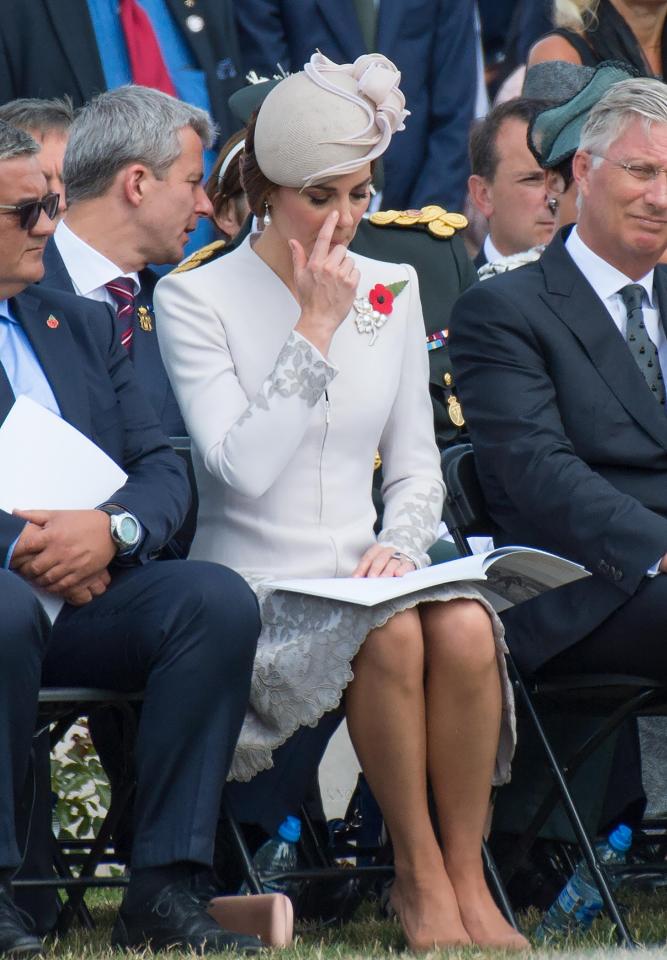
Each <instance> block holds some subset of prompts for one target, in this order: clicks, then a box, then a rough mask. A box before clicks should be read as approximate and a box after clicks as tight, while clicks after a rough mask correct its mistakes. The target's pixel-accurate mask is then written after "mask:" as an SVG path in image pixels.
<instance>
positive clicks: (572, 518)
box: [450, 79, 667, 680]
mask: <svg viewBox="0 0 667 960" xmlns="http://www.w3.org/2000/svg"><path fill="white" fill-rule="evenodd" d="M647 121H648V122H647ZM666 167H667V93H666V92H665V87H664V85H663V84H662V83H659V82H658V81H654V80H647V79H630V80H625V81H622V82H620V83H618V84H616V85H614V86H613V87H612V88H611V89H610V90H609V91H608V92H607V94H605V96H604V97H603V98H602V99H601V100H600V101H599V102H598V103H597V104H596V105H595V106H594V107H593V108H592V110H591V111H590V114H589V116H588V119H587V122H586V124H585V126H584V129H583V132H582V135H581V139H580V146H579V150H578V151H577V153H576V154H575V157H574V161H573V172H574V176H575V179H576V181H577V184H578V188H579V195H580V204H581V207H580V215H579V222H578V224H577V226H576V227H573V228H569V229H568V228H565V230H563V231H562V232H561V233H560V234H558V235H557V236H556V237H555V238H554V240H553V241H552V243H551V244H550V246H549V247H548V248H547V250H546V251H545V253H544V254H543V255H542V258H541V259H540V260H539V261H538V262H536V263H534V264H530V265H528V266H526V267H523V268H522V269H520V270H517V271H514V272H513V273H510V274H505V275H503V276H500V277H497V278H494V279H492V280H489V281H488V282H485V283H483V284H481V285H479V286H478V287H475V288H473V289H472V290H470V291H468V292H467V293H465V294H464V295H463V297H462V298H461V300H460V301H459V303H458V304H457V306H456V307H455V309H454V315H453V322H452V335H451V343H450V351H451V355H452V361H453V363H454V369H455V371H456V372H457V374H458V386H459V391H460V393H461V396H462V400H463V407H464V410H465V413H466V418H467V421H468V424H469V429H470V435H471V438H472V441H473V445H474V447H475V454H476V458H477V463H478V467H479V473H480V478H481V482H482V486H483V488H484V492H485V495H486V497H487V500H488V504H489V508H490V510H491V513H492V515H493V517H494V519H495V520H496V522H497V524H498V527H499V529H500V535H499V537H498V541H499V543H503V542H504V543H510V542H511V543H525V544H529V545H532V546H536V547H541V548H543V549H546V550H551V551H553V552H555V553H560V554H563V555H565V556H567V557H570V558H571V559H573V560H576V561H578V562H580V563H582V564H584V565H585V566H586V567H587V568H588V569H589V570H590V572H591V573H592V576H591V577H590V578H589V579H586V580H582V581H579V582H578V583H576V584H571V585H569V586H566V587H563V588H561V589H559V590H556V591H554V592H553V593H552V594H550V595H549V596H544V597H542V598H537V599H535V600H532V601H530V602H528V603H525V604H522V605H521V606H519V607H517V608H515V609H513V610H511V611H509V612H508V613H507V614H506V615H505V617H504V619H505V624H506V627H507V631H508V641H509V644H510V647H511V649H512V652H513V654H514V656H515V657H516V659H517V660H518V662H519V664H520V665H521V666H522V667H523V669H525V670H529V671H538V670H540V671H542V672H552V671H557V672H558V673H560V674H563V673H565V672H568V671H577V672H586V671H594V672H596V671H600V670H603V671H608V672H616V671H618V672H621V673H634V674H643V675H646V676H652V677H657V678H659V679H661V680H665V679H667V653H666V649H667V648H666V647H665V643H664V627H665V623H666V622H667V578H666V577H664V576H662V573H663V572H664V571H665V570H667V554H666V551H667V418H666V417H665V406H664V396H665V391H664V379H663V378H664V376H665V373H667V352H666V344H667V341H666V338H665V333H664V325H665V323H667V282H666V280H665V277H664V273H663V268H661V267H658V268H657V269H655V270H654V267H655V266H656V264H657V262H658V260H659V259H660V257H661V255H662V253H663V250H664V249H665V247H666V246H667V184H666V183H665V168H666Z"/></svg>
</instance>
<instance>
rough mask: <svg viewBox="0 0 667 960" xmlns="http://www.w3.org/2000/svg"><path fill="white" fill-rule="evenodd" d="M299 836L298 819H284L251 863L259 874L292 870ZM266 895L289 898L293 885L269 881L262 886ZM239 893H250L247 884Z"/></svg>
mask: <svg viewBox="0 0 667 960" xmlns="http://www.w3.org/2000/svg"><path fill="white" fill-rule="evenodd" d="M300 836H301V821H300V820H299V818H298V817H286V819H285V820H284V821H283V822H282V823H281V824H280V826H279V827H278V832H277V834H276V835H275V837H271V839H270V840H267V841H266V843H264V844H262V846H261V847H260V848H259V850H258V851H257V853H256V854H255V856H254V857H253V858H252V862H253V863H254V865H255V868H256V869H257V871H258V872H259V873H260V874H263V873H264V874H266V873H282V872H283V871H286V870H294V869H295V868H296V866H297V858H298V853H297V844H298V842H299V838H300ZM263 886H264V889H265V891H266V893H285V894H287V895H288V896H289V894H290V890H292V892H293V886H294V885H293V883H291V882H290V881H289V880H271V881H268V882H265V883H264V884H263ZM239 892H240V893H250V889H249V887H248V885H247V883H244V884H243V886H242V887H241V889H240V891H239Z"/></svg>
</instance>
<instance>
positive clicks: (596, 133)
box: [579, 77, 667, 154]
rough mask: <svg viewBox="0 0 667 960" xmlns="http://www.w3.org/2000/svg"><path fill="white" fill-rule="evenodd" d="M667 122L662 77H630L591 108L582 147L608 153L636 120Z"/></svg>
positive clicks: (665, 87)
mask: <svg viewBox="0 0 667 960" xmlns="http://www.w3.org/2000/svg"><path fill="white" fill-rule="evenodd" d="M637 119H643V120H644V122H645V124H646V128H647V130H650V128H651V124H653V123H663V124H666V125H667V85H665V84H664V83H663V82H662V80H653V79H650V78H648V77H631V78H630V79H629V80H621V81H620V82H619V83H615V84H614V85H613V86H612V87H610V88H609V90H608V91H607V92H606V93H605V95H604V96H603V97H602V98H601V99H600V100H598V102H597V103H596V104H595V106H593V107H592V108H591V111H590V113H589V114H588V117H587V119H586V123H585V124H584V127H583V129H582V131H581V137H580V139H579V149H580V150H586V151H587V152H589V153H596V154H601V153H606V152H607V150H608V149H609V147H610V146H611V144H612V143H614V141H615V140H618V138H619V137H620V136H622V134H623V133H624V132H625V130H626V128H627V127H628V126H629V125H630V124H631V123H632V122H633V120H637Z"/></svg>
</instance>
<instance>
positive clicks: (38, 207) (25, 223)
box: [0, 193, 60, 230]
mask: <svg viewBox="0 0 667 960" xmlns="http://www.w3.org/2000/svg"><path fill="white" fill-rule="evenodd" d="M59 203H60V194H59V193H47V194H45V195H44V196H43V197H42V199H41V200H25V201H24V202H23V203H0V210H11V211H12V213H17V214H18V217H19V226H20V227H21V229H22V230H32V228H33V227H34V226H35V225H36V223H37V221H38V220H39V218H40V215H41V212H42V210H43V211H44V213H45V214H46V215H47V217H48V218H49V220H55V218H56V214H57V213H58V204H59Z"/></svg>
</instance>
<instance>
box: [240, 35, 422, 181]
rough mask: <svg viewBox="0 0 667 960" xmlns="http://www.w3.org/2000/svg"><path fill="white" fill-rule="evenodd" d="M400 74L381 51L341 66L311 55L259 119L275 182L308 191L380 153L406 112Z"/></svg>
mask: <svg viewBox="0 0 667 960" xmlns="http://www.w3.org/2000/svg"><path fill="white" fill-rule="evenodd" d="M400 80H401V74H400V73H399V71H398V70H397V69H396V67H395V66H394V64H393V63H392V62H391V60H387V58H386V57H383V56H382V55H381V54H379V53H369V54H366V55H365V56H363V57H358V58H357V59H356V60H355V61H354V63H345V64H341V65H339V64H337V63H333V61H331V60H329V58H328V57H325V56H324V55H323V54H321V53H314V54H313V56H312V57H311V58H310V61H309V62H308V63H307V64H305V66H304V68H303V71H301V72H300V73H293V74H291V75H290V76H288V77H286V78H285V79H284V80H281V81H280V83H278V84H277V85H276V86H275V87H274V88H273V90H272V91H271V92H270V93H269V94H268V95H267V97H266V99H265V100H264V102H263V103H262V106H261V108H260V111H259V113H258V115H257V121H256V124H255V158H256V160H257V163H258V165H259V168H260V170H261V171H262V173H263V174H264V176H265V177H267V178H268V179H269V180H271V182H272V183H275V184H277V185H278V186H282V187H296V188H297V189H303V188H304V187H309V186H311V185H312V184H314V183H320V182H322V181H323V180H327V179H329V178H330V177H338V176H342V175H344V174H347V173H352V172H353V171H355V170H358V169H359V168H360V167H363V166H364V164H366V163H369V162H370V161H371V160H375V159H376V157H379V156H381V155H382V154H383V153H384V152H385V150H386V149H387V147H388V146H389V142H390V140H391V137H392V134H394V133H395V132H396V131H397V130H404V129H405V125H404V123H403V121H404V120H405V118H406V117H407V116H408V115H409V111H408V110H406V109H405V97H404V96H403V94H402V93H401V91H400V90H399V88H398V85H399V83H400Z"/></svg>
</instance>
